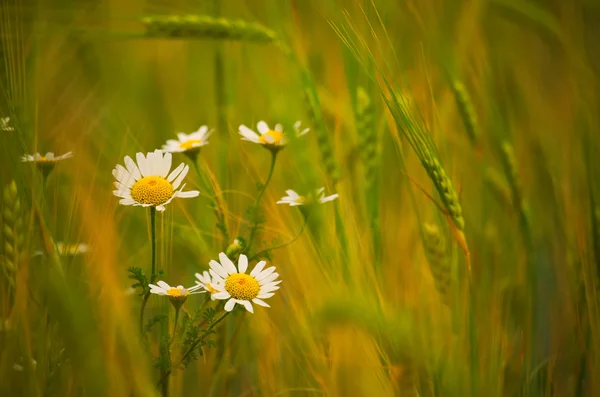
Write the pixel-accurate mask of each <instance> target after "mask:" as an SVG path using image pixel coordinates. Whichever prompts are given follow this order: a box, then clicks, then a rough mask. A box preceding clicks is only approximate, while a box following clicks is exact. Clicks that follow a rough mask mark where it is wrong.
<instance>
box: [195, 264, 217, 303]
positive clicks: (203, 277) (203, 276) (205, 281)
mask: <svg viewBox="0 0 600 397" xmlns="http://www.w3.org/2000/svg"><path fill="white" fill-rule="evenodd" d="M196 278H197V279H198V281H196V284H197V285H200V286H201V287H202V288H204V289H205V290H206V291H208V292H210V298H211V299H212V300H215V299H216V298H215V296H214V294H216V293H217V292H219V290H217V289H216V288H215V287H214V286H216V284H215V283H214V282H213V278H212V276H211V275H210V273H209V272H208V271H206V270H205V271H203V272H202V273H196Z"/></svg>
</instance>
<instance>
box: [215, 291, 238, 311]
mask: <svg viewBox="0 0 600 397" xmlns="http://www.w3.org/2000/svg"><path fill="white" fill-rule="evenodd" d="M215 295H218V294H215ZM217 299H218V298H217ZM234 306H235V299H233V298H231V299H229V300H228V301H227V303H225V311H227V312H230V311H232V310H233V307H234Z"/></svg>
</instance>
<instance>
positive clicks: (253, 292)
mask: <svg viewBox="0 0 600 397" xmlns="http://www.w3.org/2000/svg"><path fill="white" fill-rule="evenodd" d="M219 261H220V262H217V261H215V260H212V261H210V263H209V266H210V270H209V271H204V272H203V273H202V274H200V273H196V285H195V286H193V287H190V288H184V287H183V286H181V285H180V286H177V287H171V286H170V285H169V284H167V283H166V282H164V281H159V282H158V283H157V284H158V285H154V284H150V292H151V293H153V294H157V295H166V296H168V297H169V299H170V300H171V302H173V303H174V304H176V303H183V301H185V299H187V297H188V295H190V294H199V293H203V292H208V293H209V294H210V297H211V299H212V300H217V299H220V300H227V302H226V303H225V311H228V312H230V311H232V310H233V308H234V307H235V305H236V304H238V305H241V306H243V307H244V308H245V309H246V310H247V311H249V312H250V313H254V307H253V306H252V304H253V303H254V304H256V305H259V306H264V307H270V306H269V304H268V303H266V302H265V301H264V300H263V299H267V298H270V297H272V296H273V295H274V291H276V290H278V289H279V284H280V283H281V280H277V278H278V277H279V274H278V273H276V272H275V266H271V267H269V268H266V269H265V265H266V264H267V263H266V262H265V261H260V262H258V263H257V264H256V266H254V269H253V270H252V271H251V272H250V273H249V274H246V271H247V270H248V257H247V256H246V255H244V254H242V255H240V256H239V259H238V265H237V267H236V266H235V265H234V263H233V262H232V261H231V259H229V257H227V255H225V253H224V252H221V253H220V254H219Z"/></svg>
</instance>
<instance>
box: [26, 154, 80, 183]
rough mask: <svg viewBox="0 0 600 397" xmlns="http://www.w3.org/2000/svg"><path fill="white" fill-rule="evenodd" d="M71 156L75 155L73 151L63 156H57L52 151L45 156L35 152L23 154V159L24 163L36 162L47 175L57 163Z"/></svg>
mask: <svg viewBox="0 0 600 397" xmlns="http://www.w3.org/2000/svg"><path fill="white" fill-rule="evenodd" d="M71 157H73V152H67V153H65V154H63V155H61V156H55V155H54V153H52V152H48V153H46V154H45V155H43V156H42V155H41V154H39V153H35V154H26V155H25V156H22V157H21V161H23V162H24V163H35V165H36V166H37V167H38V169H39V170H40V171H41V172H42V174H44V176H46V177H47V176H48V175H49V174H50V172H51V171H52V170H53V169H54V167H55V166H56V163H58V162H59V161H62V160H66V159H68V158H71Z"/></svg>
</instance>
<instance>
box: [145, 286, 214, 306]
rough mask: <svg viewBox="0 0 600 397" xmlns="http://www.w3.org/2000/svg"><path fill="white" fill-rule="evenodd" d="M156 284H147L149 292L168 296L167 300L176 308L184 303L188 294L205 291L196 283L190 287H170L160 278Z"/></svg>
mask: <svg viewBox="0 0 600 397" xmlns="http://www.w3.org/2000/svg"><path fill="white" fill-rule="evenodd" d="M156 284H157V285H154V284H148V286H149V287H150V293H151V294H156V295H164V296H167V297H169V300H170V301H171V303H172V304H173V306H175V308H177V309H178V308H180V307H181V305H183V304H184V302H185V301H186V299H187V297H188V296H189V295H195V294H202V293H204V292H206V291H204V290H203V289H202V286H201V285H199V284H196V285H195V286H193V287H190V288H183V286H182V285H178V286H177V287H171V286H170V285H169V284H167V283H165V282H164V281H162V280H161V281H159V282H158V283H156Z"/></svg>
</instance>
